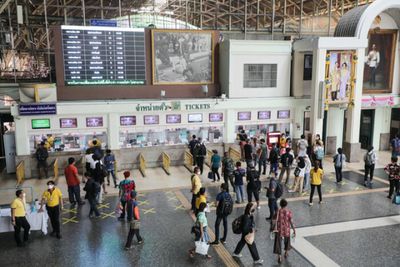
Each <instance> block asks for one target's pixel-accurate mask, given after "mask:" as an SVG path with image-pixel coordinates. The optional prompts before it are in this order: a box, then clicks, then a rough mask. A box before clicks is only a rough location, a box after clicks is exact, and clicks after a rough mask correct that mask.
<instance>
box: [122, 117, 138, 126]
mask: <svg viewBox="0 0 400 267" xmlns="http://www.w3.org/2000/svg"><path fill="white" fill-rule="evenodd" d="M119 125H120V126H131V125H136V116H121V117H119Z"/></svg>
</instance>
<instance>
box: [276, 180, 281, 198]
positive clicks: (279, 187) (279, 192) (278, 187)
mask: <svg viewBox="0 0 400 267" xmlns="http://www.w3.org/2000/svg"><path fill="white" fill-rule="evenodd" d="M282 195H283V187H282V185H281V183H279V182H277V183H276V188H275V198H276V199H278V198H280V197H281V196H282Z"/></svg>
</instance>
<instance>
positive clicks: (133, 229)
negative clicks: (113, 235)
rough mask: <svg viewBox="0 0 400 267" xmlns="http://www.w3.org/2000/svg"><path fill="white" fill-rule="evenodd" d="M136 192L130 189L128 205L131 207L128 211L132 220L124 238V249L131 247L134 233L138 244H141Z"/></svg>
mask: <svg viewBox="0 0 400 267" xmlns="http://www.w3.org/2000/svg"><path fill="white" fill-rule="evenodd" d="M136 196H137V193H136V191H134V190H133V191H131V193H130V200H129V202H130V205H129V208H130V209H131V211H130V213H131V214H132V217H133V220H132V221H131V222H130V225H129V233H128V238H127V239H126V244H125V250H129V249H131V248H132V240H133V237H134V236H135V235H136V238H137V241H138V244H143V238H142V237H141V236H140V233H139V228H140V213H139V204H138V203H137V201H136Z"/></svg>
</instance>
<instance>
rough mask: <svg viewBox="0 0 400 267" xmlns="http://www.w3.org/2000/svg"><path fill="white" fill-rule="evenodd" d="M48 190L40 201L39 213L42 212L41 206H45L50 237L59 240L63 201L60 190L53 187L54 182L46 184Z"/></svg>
mask: <svg viewBox="0 0 400 267" xmlns="http://www.w3.org/2000/svg"><path fill="white" fill-rule="evenodd" d="M47 187H48V189H47V190H46V191H44V193H43V196H42V201H41V203H40V209H39V212H43V205H44V204H46V210H47V214H48V215H49V218H50V222H51V227H52V228H53V232H52V233H51V234H50V235H51V236H54V235H55V236H56V237H57V238H58V239H61V229H60V211H61V210H63V208H64V207H63V201H62V193H61V190H60V189H58V188H57V187H56V186H55V183H54V181H48V182H47Z"/></svg>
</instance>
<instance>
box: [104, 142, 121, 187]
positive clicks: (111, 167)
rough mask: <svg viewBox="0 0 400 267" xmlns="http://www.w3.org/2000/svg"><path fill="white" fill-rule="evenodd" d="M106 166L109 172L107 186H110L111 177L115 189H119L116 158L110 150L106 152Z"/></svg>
mask: <svg viewBox="0 0 400 267" xmlns="http://www.w3.org/2000/svg"><path fill="white" fill-rule="evenodd" d="M104 165H106V170H107V185H108V186H110V175H111V176H112V178H113V182H114V188H117V187H118V185H117V177H116V176H115V156H114V154H113V153H111V150H110V149H107V150H106V156H105V157H104Z"/></svg>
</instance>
